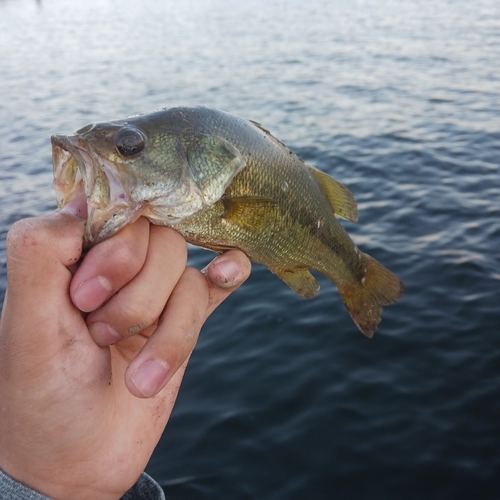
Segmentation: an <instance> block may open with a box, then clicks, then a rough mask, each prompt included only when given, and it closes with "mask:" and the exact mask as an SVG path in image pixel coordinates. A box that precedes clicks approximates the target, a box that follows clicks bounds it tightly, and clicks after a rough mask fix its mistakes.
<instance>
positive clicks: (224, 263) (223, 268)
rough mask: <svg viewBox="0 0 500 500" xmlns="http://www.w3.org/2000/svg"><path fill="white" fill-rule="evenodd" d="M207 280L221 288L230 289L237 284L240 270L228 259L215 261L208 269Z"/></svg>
mask: <svg viewBox="0 0 500 500" xmlns="http://www.w3.org/2000/svg"><path fill="white" fill-rule="evenodd" d="M208 275H209V278H210V279H211V281H213V282H214V283H215V284H216V285H218V286H220V287H221V288H231V287H233V286H235V285H236V284H237V280H238V278H239V277H240V269H239V267H238V266H237V265H236V264H235V263H234V261H232V260H230V259H222V258H220V260H216V261H215V262H214V263H213V264H212V266H211V269H209V273H208Z"/></svg>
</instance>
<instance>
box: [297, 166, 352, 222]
mask: <svg viewBox="0 0 500 500" xmlns="http://www.w3.org/2000/svg"><path fill="white" fill-rule="evenodd" d="M307 166H308V167H309V170H310V171H311V174H313V176H314V178H315V179H316V181H317V182H318V184H319V185H320V187H321V189H322V191H323V192H324V193H325V195H326V197H327V198H328V201H329V202H330V205H331V207H332V209H333V213H334V214H335V215H337V216H339V217H342V218H343V219H346V220H348V221H351V222H357V221H358V208H357V205H356V200H355V199H354V196H353V195H352V193H351V192H350V191H349V189H347V188H346V187H345V186H344V185H343V184H340V182H337V181H336V180H335V179H332V178H331V177H330V176H329V175H327V174H325V173H324V172H321V170H318V169H317V168H314V167H311V166H310V165H307Z"/></svg>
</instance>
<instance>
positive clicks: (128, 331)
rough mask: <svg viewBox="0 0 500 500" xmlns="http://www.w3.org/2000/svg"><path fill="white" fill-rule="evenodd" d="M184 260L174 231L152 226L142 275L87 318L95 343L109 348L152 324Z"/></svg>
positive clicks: (181, 243)
mask: <svg viewBox="0 0 500 500" xmlns="http://www.w3.org/2000/svg"><path fill="white" fill-rule="evenodd" d="M166 255H168V257H169V258H165V256H166ZM186 260H187V250H186V243H185V241H184V239H183V238H182V236H181V235H180V234H179V233H177V232H176V231H174V230H173V229H169V228H165V227H160V226H153V225H151V226H150V232H149V246H148V252H147V256H146V261H145V263H144V266H143V268H142V269H141V271H140V272H139V273H138V274H137V275H136V276H135V278H134V279H133V280H132V281H130V282H129V283H128V284H127V285H126V286H125V287H123V288H122V289H121V290H120V292H119V293H117V294H116V295H114V296H113V297H112V298H111V299H110V300H109V301H108V302H106V303H105V304H104V305H103V306H102V307H101V308H99V309H98V310H96V311H94V312H93V313H91V314H90V315H89V316H88V318H87V325H88V327H89V331H90V334H91V335H92V338H93V339H94V341H95V342H96V343H97V344H98V345H100V346H106V345H110V344H113V343H115V342H117V341H119V340H121V339H125V338H128V337H130V336H132V335H135V334H137V333H139V332H142V331H143V330H145V329H146V328H148V327H150V326H151V325H152V324H154V323H155V322H156V320H157V319H158V317H159V316H160V314H161V312H162V311H163V308H164V307H165V303H166V302H167V300H168V297H169V296H170V294H171V292H172V290H173V288H174V287H175V285H176V283H177V281H178V280H179V278H180V276H181V275H182V273H183V272H184V269H185V267H186Z"/></svg>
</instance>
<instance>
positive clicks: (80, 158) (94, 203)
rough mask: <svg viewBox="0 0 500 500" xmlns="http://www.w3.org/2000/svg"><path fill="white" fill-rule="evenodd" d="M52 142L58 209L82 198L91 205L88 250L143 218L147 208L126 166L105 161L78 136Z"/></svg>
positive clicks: (89, 210)
mask: <svg viewBox="0 0 500 500" xmlns="http://www.w3.org/2000/svg"><path fill="white" fill-rule="evenodd" d="M51 142H52V161H53V165H54V189H55V192H56V199H57V206H58V207H59V208H63V207H65V206H66V205H68V204H69V203H71V202H74V201H76V200H79V199H81V198H84V199H85V203H86V205H87V207H86V208H87V218H86V224H85V233H84V249H88V248H90V247H91V246H93V245H95V244H96V243H99V242H100V241H102V240H104V239H106V238H109V237H110V236H112V235H113V234H114V233H116V232H118V231H119V230H120V229H121V228H122V227H124V226H125V225H127V224H129V223H131V222H134V221H135V220H136V219H138V218H139V217H140V215H141V211H142V210H143V206H142V205H141V204H140V203H137V202H134V200H133V197H132V193H133V190H134V188H135V185H136V181H135V176H134V175H133V174H132V172H131V171H130V169H129V167H128V166H127V165H126V164H125V163H122V162H120V163H119V162H117V161H111V160H109V159H107V158H104V157H103V156H101V155H100V154H99V153H98V152H96V151H95V150H94V149H93V148H92V147H91V146H90V145H89V144H88V143H87V142H86V141H84V140H83V139H81V138H79V137H77V136H63V135H54V136H52V138H51ZM82 215H84V214H83V213H82Z"/></svg>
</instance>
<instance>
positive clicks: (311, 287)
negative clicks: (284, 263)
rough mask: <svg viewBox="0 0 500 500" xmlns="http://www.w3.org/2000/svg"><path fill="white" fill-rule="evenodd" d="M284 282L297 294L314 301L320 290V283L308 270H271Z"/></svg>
mask: <svg viewBox="0 0 500 500" xmlns="http://www.w3.org/2000/svg"><path fill="white" fill-rule="evenodd" d="M269 270H270V271H271V272H272V273H274V274H275V275H276V276H278V278H279V279H281V280H283V281H284V282H285V283H286V284H287V285H288V286H289V287H290V288H291V289H292V290H293V291H294V292H295V293H296V294H298V295H300V296H302V297H304V298H306V299H312V298H313V297H314V296H315V295H316V294H317V293H318V290H319V283H318V282H317V281H316V279H315V278H314V276H313V275H312V274H311V273H310V272H309V271H308V270H307V269H300V268H295V269H276V268H274V269H269Z"/></svg>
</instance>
